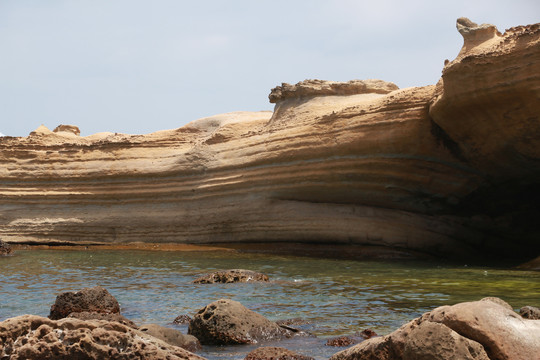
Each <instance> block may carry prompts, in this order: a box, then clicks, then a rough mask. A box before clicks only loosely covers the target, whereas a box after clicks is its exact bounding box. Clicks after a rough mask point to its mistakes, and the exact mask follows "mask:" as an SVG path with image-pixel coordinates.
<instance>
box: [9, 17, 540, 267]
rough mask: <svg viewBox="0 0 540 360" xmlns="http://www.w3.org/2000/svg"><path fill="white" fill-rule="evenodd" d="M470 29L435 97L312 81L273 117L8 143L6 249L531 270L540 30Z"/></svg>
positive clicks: (276, 96) (41, 134) (538, 250)
mask: <svg viewBox="0 0 540 360" xmlns="http://www.w3.org/2000/svg"><path fill="white" fill-rule="evenodd" d="M458 28H459V31H460V32H461V33H462V34H463V36H464V46H463V48H462V50H461V52H460V54H459V55H458V57H457V58H456V59H454V60H453V61H450V62H449V63H448V64H447V65H446V66H445V67H444V69H443V75H442V79H441V81H440V82H439V83H438V84H437V85H433V86H425V87H420V88H408V89H397V88H396V87H395V86H394V85H393V84H390V83H386V82H383V81H372V80H369V81H367V80H366V81H352V82H349V83H334V82H325V81H318V80H310V81H305V82H301V83H299V84H297V85H283V86H281V87H278V88H276V89H275V90H274V91H273V92H272V94H271V98H272V101H275V102H276V106H275V109H274V112H253V113H250V112H236V113H229V114H221V115H216V116H212V117H208V118H204V119H199V120H196V121H194V122H192V123H190V124H188V125H186V126H184V127H182V128H179V129H175V130H167V131H160V132H156V133H152V134H147V135H124V134H113V133H102V134H95V135H91V136H87V137H80V136H74V135H73V134H70V133H67V132H65V131H60V132H56V133H55V132H52V131H50V130H49V129H47V128H45V127H40V128H38V129H36V131H34V132H33V133H32V134H31V136H29V137H26V138H13V137H1V138H0V180H2V184H3V186H2V188H1V189H0V198H1V202H0V211H1V212H2V214H3V216H2V218H1V219H0V236H1V237H2V238H4V239H5V240H6V241H9V242H10V243H14V242H25V243H26V242H30V243H32V242H39V243H54V242H60V243H79V244H84V243H94V242H104V243H112V242H114V243H118V242H128V241H142V242H180V243H181V242H184V243H185V242H193V243H220V242H288V243H293V242H294V243H304V242H309V243H317V244H348V245H366V246H386V247H393V248H396V249H404V250H406V251H409V250H410V251H420V252H423V253H427V254H430V255H435V256H444V257H454V258H465V257H473V258H475V259H478V258H479V257H480V256H485V257H493V256H501V257H504V258H507V257H508V256H509V255H513V256H515V257H516V259H518V260H523V261H526V260H529V258H532V257H534V256H537V255H538V254H540V243H539V242H538V241H537V239H538V238H539V237H540V230H539V228H538V226H537V219H538V217H539V216H540V213H539V210H538V207H537V204H536V202H535V200H534V199H536V198H538V197H540V190H539V189H540V186H539V180H538V179H539V178H540V161H539V160H540V120H539V117H538V114H539V113H540V109H539V106H540V105H539V104H540V101H539V99H540V94H539V91H540V90H539V89H540V85H539V84H540V78H539V77H538V74H539V73H540V55H539V54H540V52H539V51H538V46H539V44H540V26H539V25H538V24H535V25H528V26H520V27H515V28H512V29H508V30H507V31H506V32H505V33H504V34H500V33H499V32H498V31H496V29H495V28H494V27H493V26H490V25H485V26H484V25H480V26H478V25H476V24H474V23H473V22H472V21H469V20H466V19H460V20H458ZM456 36H459V35H457V34H456ZM441 60H442V59H441ZM21 204H25V205H24V206H20V205H21ZM44 207H46V209H47V211H46V213H45V212H44V211H43V208H44ZM135 229H136V230H135ZM516 248H520V249H527V250H526V251H509V250H512V249H516Z"/></svg>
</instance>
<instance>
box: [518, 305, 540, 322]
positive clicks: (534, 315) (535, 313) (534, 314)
mask: <svg viewBox="0 0 540 360" xmlns="http://www.w3.org/2000/svg"><path fill="white" fill-rule="evenodd" d="M519 313H520V315H521V316H522V317H523V318H525V319H530V320H540V309H539V308H537V307H534V306H524V307H522V308H521V309H519Z"/></svg>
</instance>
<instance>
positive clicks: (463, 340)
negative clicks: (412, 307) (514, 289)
mask: <svg viewBox="0 0 540 360" xmlns="http://www.w3.org/2000/svg"><path fill="white" fill-rule="evenodd" d="M539 353H540V321H538V320H527V319H523V318H522V317H520V316H519V315H518V314H516V313H515V312H514V311H513V310H512V309H511V307H510V306H509V305H508V304H507V303H505V302H504V301H503V300H501V299H494V298H486V299H483V300H481V301H474V302H466V303H460V304H456V305H453V306H441V307H439V308H436V309H434V310H433V311H430V312H428V313H425V314H424V315H422V316H421V317H420V318H417V319H415V320H413V321H411V322H409V323H407V324H405V325H403V326H402V327H401V328H399V329H398V330H396V331H394V332H392V333H391V334H389V335H386V336H383V337H375V338H372V339H369V340H366V341H363V342H361V343H360V344H358V345H355V346H353V347H351V348H349V349H346V350H343V351H341V352H339V353H337V354H335V355H334V356H332V357H331V358H330V359H331V360H352V359H380V360H398V359H399V360H413V359H414V360H417V359H442V360H450V359H452V360H457V359H460V360H461V359H464V360H489V359H500V360H513V359H536V358H538V354H539Z"/></svg>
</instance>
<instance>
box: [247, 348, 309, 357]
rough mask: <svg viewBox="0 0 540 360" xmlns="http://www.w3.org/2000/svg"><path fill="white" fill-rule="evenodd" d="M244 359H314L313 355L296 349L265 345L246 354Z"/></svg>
mask: <svg viewBox="0 0 540 360" xmlns="http://www.w3.org/2000/svg"><path fill="white" fill-rule="evenodd" d="M244 360H314V359H313V358H312V357H309V356H303V355H300V354H297V353H295V352H294V351H291V350H288V349H285V348H282V347H273V346H265V347H260V348H257V349H255V350H253V351H252V352H250V353H249V354H247V355H246V357H245V358H244Z"/></svg>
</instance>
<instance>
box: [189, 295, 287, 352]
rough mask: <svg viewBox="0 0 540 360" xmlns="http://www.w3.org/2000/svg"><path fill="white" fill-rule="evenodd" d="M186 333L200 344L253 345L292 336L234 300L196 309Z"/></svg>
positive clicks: (220, 301)
mask: <svg viewBox="0 0 540 360" xmlns="http://www.w3.org/2000/svg"><path fill="white" fill-rule="evenodd" d="M188 334H190V335H193V336H195V337H196V338H197V339H199V341H200V342H201V344H203V345H226V344H255V343H257V342H259V341H261V340H277V339H282V338H285V337H291V336H292V335H293V334H294V333H293V332H292V331H290V330H288V329H285V328H283V327H281V326H279V325H278V324H276V323H275V322H273V321H270V320H268V319H267V318H265V317H264V316H262V315H260V314H257V313H256V312H253V311H251V310H249V309H247V308H246V307H245V306H243V305H242V304H240V303H239V302H237V301H233V300H229V299H221V300H218V301H215V302H213V303H211V304H208V305H207V306H205V307H204V308H203V309H201V310H199V312H197V314H196V315H195V317H194V318H193V320H192V321H191V323H190V324H189V330H188Z"/></svg>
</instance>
